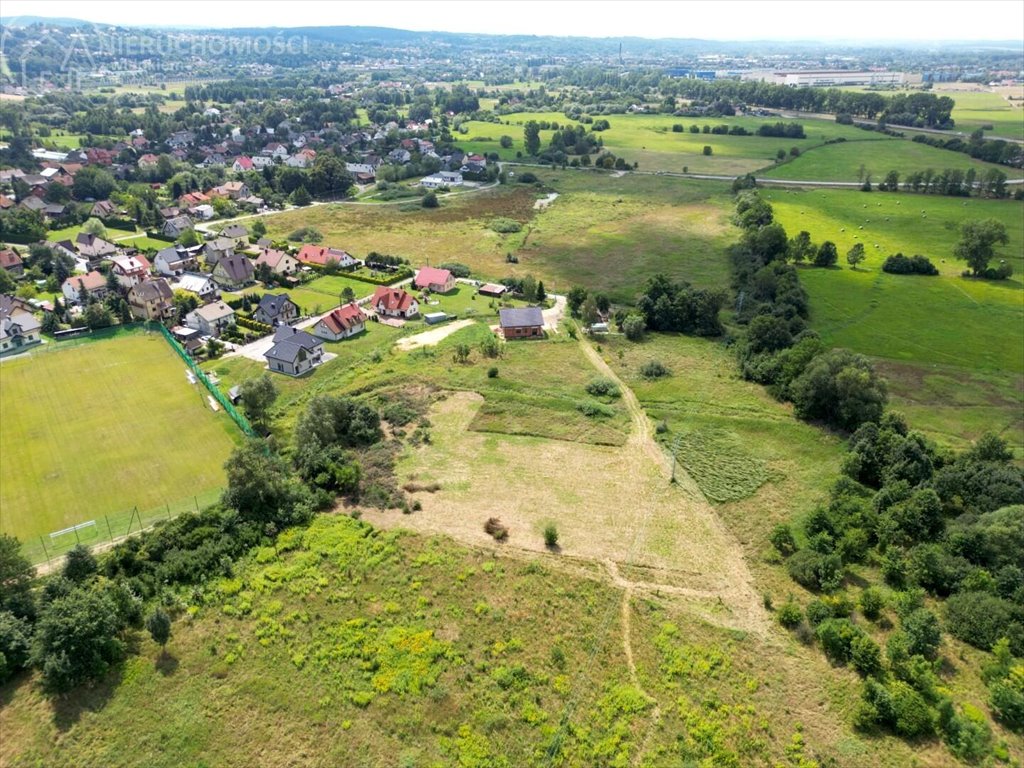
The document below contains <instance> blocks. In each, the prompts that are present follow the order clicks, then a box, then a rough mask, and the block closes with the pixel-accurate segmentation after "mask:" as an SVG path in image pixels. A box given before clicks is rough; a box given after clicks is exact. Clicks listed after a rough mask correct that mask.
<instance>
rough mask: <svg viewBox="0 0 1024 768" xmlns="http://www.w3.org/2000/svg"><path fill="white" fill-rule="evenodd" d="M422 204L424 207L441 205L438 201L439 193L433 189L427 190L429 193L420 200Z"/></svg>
mask: <svg viewBox="0 0 1024 768" xmlns="http://www.w3.org/2000/svg"><path fill="white" fill-rule="evenodd" d="M420 205H422V206H423V207H424V208H437V207H438V206H439V205H440V203H439V202H438V201H437V193H436V192H434V191H433V190H431V191H430V192H427V194H425V195H424V196H423V199H422V200H420Z"/></svg>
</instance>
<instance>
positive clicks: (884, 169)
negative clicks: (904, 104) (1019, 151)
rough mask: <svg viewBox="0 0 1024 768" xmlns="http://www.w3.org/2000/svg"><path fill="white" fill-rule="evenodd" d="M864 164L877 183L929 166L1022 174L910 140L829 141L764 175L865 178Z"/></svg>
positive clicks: (931, 167)
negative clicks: (896, 173) (892, 173)
mask: <svg viewBox="0 0 1024 768" xmlns="http://www.w3.org/2000/svg"><path fill="white" fill-rule="evenodd" d="M858 133H860V134H862V135H865V134H866V132H865V131H859V130H858ZM867 135H870V134H867ZM862 166H863V168H864V172H865V173H869V174H871V179H872V182H873V183H875V184H877V183H878V182H880V181H882V180H883V179H884V178H885V174H887V173H888V172H889V171H899V173H900V177H901V178H903V177H906V176H907V175H908V174H910V173H915V172H917V171H927V170H928V169H929V168H930V169H932V170H933V171H936V172H938V171H942V170H945V169H947V168H953V169H958V170H961V171H967V170H968V169H970V168H973V169H974V170H975V171H977V173H978V174H979V175H980V174H981V173H982V172H983V171H986V170H988V169H990V168H995V169H997V170H1000V171H1002V172H1003V173H1005V174H1006V176H1007V177H1008V178H1020V177H1021V176H1022V173H1021V171H1020V170H1019V169H1014V168H1009V167H1007V166H1004V165H995V164H993V163H984V162H982V161H980V160H975V159H973V158H971V157H969V156H968V155H965V154H964V153H962V152H951V151H949V150H946V149H939V148H938V147H930V146H928V145H927V144H918V143H915V142H913V141H908V140H907V139H886V140H884V141H846V142H843V143H841V144H829V145H828V146H823V147H818V148H816V149H812V150H810V151H808V152H805V153H803V154H802V155H800V157H797V158H794V159H793V160H790V161H789V162H787V163H783V164H782V165H779V166H778V167H776V168H769V169H768V170H766V171H764V172H763V173H762V174H760V175H763V176H766V177H768V178H773V179H804V180H807V181H861V180H862V178H863V177H862V175H861V173H860V170H861V167H862Z"/></svg>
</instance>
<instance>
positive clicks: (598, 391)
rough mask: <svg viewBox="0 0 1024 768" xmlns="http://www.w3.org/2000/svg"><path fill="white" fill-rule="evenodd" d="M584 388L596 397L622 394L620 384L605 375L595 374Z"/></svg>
mask: <svg viewBox="0 0 1024 768" xmlns="http://www.w3.org/2000/svg"><path fill="white" fill-rule="evenodd" d="M584 389H586V391H587V394H588V395H593V396H594V397H611V398H615V397H618V396H619V395H620V394H621V392H620V391H619V387H618V385H617V384H616V383H615V382H614V381H612V380H611V379H609V378H607V377H605V376H595V377H594V378H592V379H591V380H590V381H588V382H587V384H586V386H585V387H584Z"/></svg>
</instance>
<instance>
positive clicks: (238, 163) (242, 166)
mask: <svg viewBox="0 0 1024 768" xmlns="http://www.w3.org/2000/svg"><path fill="white" fill-rule="evenodd" d="M255 167H256V166H254V165H253V163H252V158H251V157H246V156H245V155H242V156H241V157H236V158H235V162H234V163H232V165H231V170H233V171H234V172H235V173H241V172H242V171H251V170H253V168H255Z"/></svg>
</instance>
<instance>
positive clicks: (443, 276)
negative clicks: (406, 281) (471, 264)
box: [413, 267, 455, 293]
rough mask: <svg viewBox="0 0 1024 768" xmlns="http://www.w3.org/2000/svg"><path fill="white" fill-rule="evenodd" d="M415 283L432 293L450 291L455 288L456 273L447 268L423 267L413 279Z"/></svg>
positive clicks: (421, 288) (422, 289)
mask: <svg viewBox="0 0 1024 768" xmlns="http://www.w3.org/2000/svg"><path fill="white" fill-rule="evenodd" d="M413 285H415V286H416V287H417V288H419V289H420V290H421V291H430V292H431V293H448V292H449V291H453V290H455V275H453V274H452V273H451V272H449V271H448V270H447V269H438V268H437V267H421V268H420V271H419V272H417V273H416V279H415V280H414V281H413Z"/></svg>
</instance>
